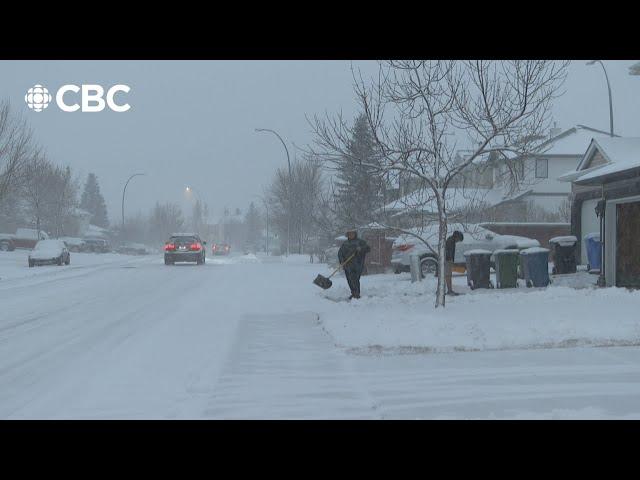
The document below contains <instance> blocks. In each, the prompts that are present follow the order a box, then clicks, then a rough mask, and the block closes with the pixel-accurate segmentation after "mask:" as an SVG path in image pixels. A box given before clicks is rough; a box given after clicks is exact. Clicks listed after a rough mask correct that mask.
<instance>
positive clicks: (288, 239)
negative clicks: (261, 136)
mask: <svg viewBox="0 0 640 480" xmlns="http://www.w3.org/2000/svg"><path fill="white" fill-rule="evenodd" d="M256 132H271V133H273V134H274V135H275V136H276V137H278V139H279V140H280V142H281V143H282V146H283V147H284V151H285V152H286V153H287V164H288V165H289V188H288V189H287V190H288V197H289V198H288V204H289V205H288V208H287V210H288V212H287V256H289V244H290V238H291V159H290V158H289V149H288V148H287V144H286V143H284V140H282V137H281V136H280V135H278V132H276V131H275V130H270V129H268V128H256Z"/></svg>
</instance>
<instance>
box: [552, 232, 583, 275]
mask: <svg viewBox="0 0 640 480" xmlns="http://www.w3.org/2000/svg"><path fill="white" fill-rule="evenodd" d="M577 243H578V239H577V238H576V237H574V236H573V235H568V236H565V237H554V238H552V239H550V240H549V247H550V248H551V252H552V257H553V269H552V270H551V273H552V274H553V275H557V274H560V275H562V274H565V273H576V271H577V262H576V245H577Z"/></svg>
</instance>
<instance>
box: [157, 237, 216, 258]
mask: <svg viewBox="0 0 640 480" xmlns="http://www.w3.org/2000/svg"><path fill="white" fill-rule="evenodd" d="M206 244H207V242H203V241H202V240H201V239H200V237H199V236H198V235H197V234H195V233H174V234H173V235H171V237H170V238H169V240H168V241H167V242H166V243H165V246H164V264H165V265H173V264H174V263H176V262H196V264H198V265H204V263H205V257H206V252H205V247H204V246H205V245H206Z"/></svg>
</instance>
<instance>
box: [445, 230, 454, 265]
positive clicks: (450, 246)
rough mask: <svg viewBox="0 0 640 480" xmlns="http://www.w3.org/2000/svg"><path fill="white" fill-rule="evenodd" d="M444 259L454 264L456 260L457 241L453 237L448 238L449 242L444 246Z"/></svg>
mask: <svg viewBox="0 0 640 480" xmlns="http://www.w3.org/2000/svg"><path fill="white" fill-rule="evenodd" d="M444 252H445V255H444V259H445V260H446V261H447V262H453V261H455V258H456V240H455V238H454V236H453V235H451V236H450V237H449V238H447V241H446V242H445V244H444Z"/></svg>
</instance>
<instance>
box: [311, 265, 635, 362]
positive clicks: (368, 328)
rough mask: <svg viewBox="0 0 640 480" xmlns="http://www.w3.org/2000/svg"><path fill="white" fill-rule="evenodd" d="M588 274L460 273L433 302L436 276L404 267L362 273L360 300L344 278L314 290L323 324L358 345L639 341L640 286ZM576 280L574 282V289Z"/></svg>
mask: <svg viewBox="0 0 640 480" xmlns="http://www.w3.org/2000/svg"><path fill="white" fill-rule="evenodd" d="M594 283H595V276H593V275H588V274H586V273H579V274H577V275H565V276H558V277H557V278H556V279H555V281H554V284H553V285H552V286H550V287H548V288H546V289H538V288H531V289H530V288H525V287H524V286H521V287H520V288H517V289H508V290H507V289H505V290H474V291H471V290H469V288H468V287H466V285H465V277H464V276H454V288H455V289H456V290H457V291H458V292H462V293H465V294H464V295H461V296H458V297H453V298H451V297H447V306H446V308H444V309H434V307H433V304H434V300H435V299H434V294H433V292H434V291H435V287H436V285H435V280H434V279H430V280H429V281H425V282H417V283H413V284H412V283H410V281H409V276H408V274H402V275H373V276H369V277H363V278H362V292H363V297H362V298H361V299H360V300H359V301H351V302H347V301H338V302H336V301H337V300H339V299H345V298H346V297H348V295H349V293H348V290H347V288H346V286H344V285H342V282H339V281H338V282H334V287H333V288H332V289H331V290H328V291H326V292H322V293H320V294H319V295H320V296H323V297H325V298H326V299H330V300H334V302H326V303H327V304H329V303H331V305H327V307H326V308H325V309H324V310H325V311H324V314H322V315H321V323H322V325H323V328H324V329H325V330H326V332H327V333H328V334H329V335H331V336H332V337H333V339H334V341H335V343H336V344H337V345H339V346H342V347H347V348H350V349H351V350H352V351H355V352H384V351H391V352H394V353H412V352H450V351H475V350H502V349H529V348H551V347H569V346H612V345H640V317H639V316H638V315H636V313H635V312H636V310H637V305H638V304H639V303H640V291H627V290H625V289H619V288H606V289H597V288H595V287H593V286H592V285H593V284H594ZM576 287H578V288H576Z"/></svg>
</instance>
